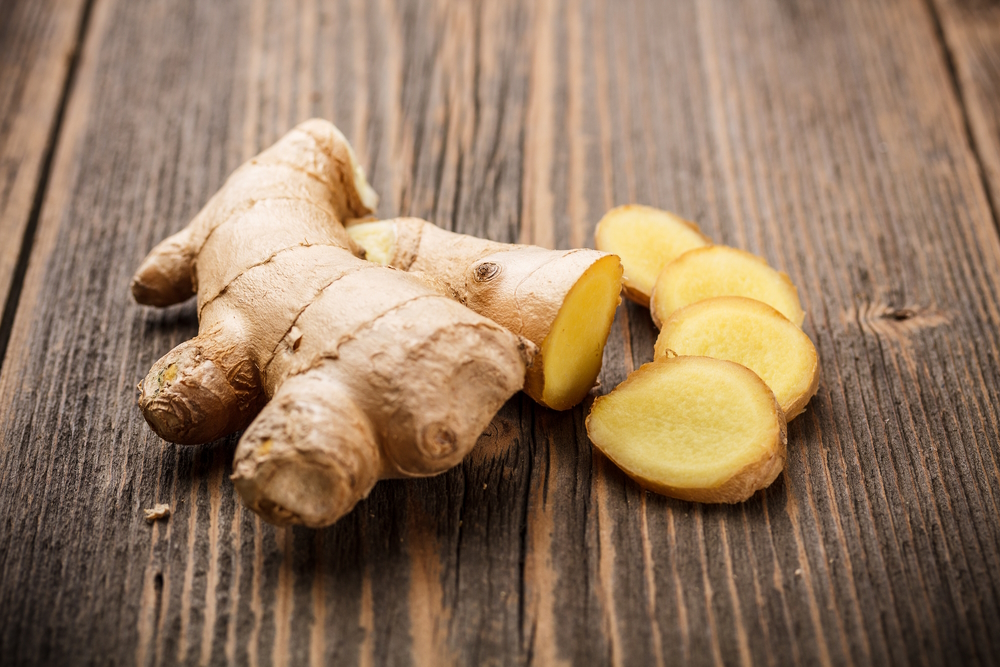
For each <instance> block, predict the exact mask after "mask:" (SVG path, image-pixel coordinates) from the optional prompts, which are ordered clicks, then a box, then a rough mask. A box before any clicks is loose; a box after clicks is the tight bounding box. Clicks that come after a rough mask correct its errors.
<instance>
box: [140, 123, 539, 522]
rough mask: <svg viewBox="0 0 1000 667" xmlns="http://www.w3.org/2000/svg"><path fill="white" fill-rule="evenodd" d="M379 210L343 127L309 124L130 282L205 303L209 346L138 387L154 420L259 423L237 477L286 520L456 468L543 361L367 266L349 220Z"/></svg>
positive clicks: (166, 423) (337, 510) (413, 280)
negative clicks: (392, 482) (386, 484)
mask: <svg viewBox="0 0 1000 667" xmlns="http://www.w3.org/2000/svg"><path fill="white" fill-rule="evenodd" d="M376 203H377V196H376V195H375V193H374V191H372V190H371V188H370V187H369V186H368V184H367V183H366V182H365V180H364V174H363V172H362V171H361V170H360V169H359V168H358V167H357V165H356V163H355V161H354V156H353V153H352V151H351V148H350V146H349V145H348V144H347V142H346V140H345V139H344V137H343V135H341V134H340V132H339V131H338V130H337V129H336V128H335V127H334V126H333V125H331V124H330V123H328V122H326V121H322V120H311V121H307V122H305V123H302V124H301V125H299V126H298V127H296V128H295V129H293V130H292V131H291V132H289V133H288V134H287V135H285V136H284V137H283V138H282V139H280V140H279V141H278V142H277V143H276V144H275V145H274V146H272V147H271V148H269V149H267V150H265V151H264V152H263V153H261V154H260V155H258V156H257V157H255V158H253V159H251V160H250V161H249V162H247V163H246V164H244V165H243V166H241V167H240V168H239V169H237V170H236V171H235V172H234V173H233V174H232V175H231V176H230V177H229V179H228V180H227V181H226V183H225V184H224V185H223V187H222V189H221V190H220V191H219V192H218V193H217V194H216V195H215V196H214V197H213V198H212V199H211V200H210V201H209V202H208V204H207V205H206V206H205V208H204V209H203V210H202V211H201V212H200V213H199V214H198V215H197V216H196V217H195V218H194V220H193V221H192V222H191V223H190V224H189V225H188V226H187V227H186V228H185V229H184V230H183V231H181V232H179V233H178V234H175V235H174V236H172V237H170V238H168V239H166V240H165V241H163V242H162V243H160V244H159V245H158V246H157V247H156V248H154V250H153V251H152V252H151V253H150V255H149V257H147V258H146V260H145V261H144V262H143V264H142V266H141V267H140V269H139V271H138V272H137V273H136V275H135V278H134V280H133V283H132V293H133V295H134V296H135V299H136V300H137V301H138V302H139V303H143V304H147V305H153V306H166V305H170V304H172V303H177V302H179V301H182V300H184V299H186V298H188V297H190V296H192V295H193V294H195V293H197V296H198V317H199V334H198V336H197V337H196V338H194V339H192V340H190V341H187V342H185V343H182V344H181V345H179V346H177V347H176V348H174V349H173V350H171V351H170V352H168V353H167V354H166V355H164V357H163V358H162V359H160V360H159V361H158V362H157V363H156V364H154V366H153V368H152V369H151V370H150V372H149V374H148V375H147V376H146V378H145V380H144V381H143V382H142V383H141V385H140V390H141V396H140V398H139V405H140V407H141V409H142V411H143V415H144V416H145V418H146V421H147V422H148V423H149V424H150V426H151V427H152V428H153V430H154V431H156V432H157V433H158V434H159V435H161V436H162V437H163V438H165V439H166V440H170V441H172V442H177V443H181V444H197V443H203V442H208V441H211V440H215V439H218V438H220V437H223V436H225V435H228V434H230V433H233V432H235V431H237V430H239V429H242V428H246V429H247V430H246V431H245V432H244V434H243V436H242V438H241V439H240V442H239V446H238V448H237V450H236V457H235V462H234V471H235V472H234V475H233V481H234V483H235V485H236V488H237V490H238V491H239V493H240V495H241V496H242V498H243V500H244V502H245V503H246V504H247V505H248V506H249V507H250V508H251V509H252V510H254V511H255V512H257V513H259V514H260V515H261V516H263V517H264V518H265V519H267V520H268V521H271V522H273V523H276V524H289V523H296V524H304V525H307V526H313V527H319V526H325V525H329V524H331V523H333V522H334V521H336V520H337V519H338V518H340V517H341V516H343V515H344V514H346V513H347V512H348V511H350V509H351V508H352V507H353V506H354V505H355V504H356V503H357V502H358V501H359V500H361V499H362V498H364V497H365V496H366V495H367V494H368V493H369V491H370V490H371V488H372V487H373V486H374V484H375V483H376V482H377V481H378V480H379V479H385V478H390V477H422V476H428V475H435V474H438V473H440V472H443V471H444V470H447V469H449V468H451V467H452V466H454V465H455V464H457V463H458V462H459V461H460V460H461V459H462V458H463V457H464V456H465V455H466V453H468V451H469V450H470V449H471V448H472V446H473V445H474V444H475V442H476V439H477V438H478V436H479V435H480V434H481V433H482V431H483V429H484V428H485V427H486V425H487V424H488V423H489V422H490V420H491V419H492V417H493V415H494V414H495V412H496V411H497V410H498V409H499V408H500V406H501V405H503V403H504V402H505V401H506V400H507V399H508V398H510V396H512V395H513V394H514V393H515V392H517V391H518V390H520V389H521V387H522V385H523V382H524V377H525V371H526V367H527V366H528V365H530V361H531V358H532V356H533V354H534V351H535V348H534V346H533V345H532V344H531V343H530V342H527V341H525V340H523V339H521V338H519V337H518V336H516V335H514V334H512V333H511V332H509V331H507V330H506V329H504V328H503V327H501V326H499V325H497V324H495V323H494V322H492V321H490V320H488V319H487V318H485V317H483V316H481V315H478V314H476V313H474V312H472V311H471V310H469V309H467V308H464V307H462V306H461V305H460V304H459V303H457V302H455V301H454V300H452V299H449V298H446V297H444V296H442V295H441V294H439V293H438V292H437V291H435V290H434V289H432V288H431V287H429V286H428V285H427V284H426V283H425V282H423V281H421V280H419V279H418V278H417V277H414V276H410V275H407V274H406V273H404V272H401V271H394V270H391V269H388V268H384V267H380V266H377V265H374V264H372V263H370V262H366V261H364V260H362V259H359V258H358V257H357V256H356V253H355V246H354V245H353V243H352V242H351V240H350V238H349V237H348V235H347V233H346V231H345V230H344V227H343V225H342V223H344V222H347V221H349V220H352V219H355V218H360V217H364V216H367V215H370V214H371V213H372V211H373V210H374V207H375V205H376ZM258 413H259V414H258Z"/></svg>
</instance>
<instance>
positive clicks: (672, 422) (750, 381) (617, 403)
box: [587, 357, 786, 503]
mask: <svg viewBox="0 0 1000 667" xmlns="http://www.w3.org/2000/svg"><path fill="white" fill-rule="evenodd" d="M587 433H588V434H589V435H590V439H591V441H592V442H593V443H594V445H595V446H597V448H598V449H600V450H601V451H602V452H603V453H604V454H605V456H607V457H608V458H609V459H611V461H612V462H613V463H615V464H616V465H617V466H618V467H619V468H621V469H622V470H623V471H625V473H626V474H628V475H629V476H630V477H632V478H633V479H634V480H635V481H636V482H638V483H639V484H640V485H641V486H643V487H645V488H647V489H649V490H651V491H655V492H657V493H661V494H663V495H667V496H671V497H673V498H679V499H681V500H690V501H694V502H703V503H736V502H741V501H743V500H746V499H747V498H749V497H750V496H752V495H753V494H754V493H755V492H756V491H758V490H759V489H763V488H764V487H766V486H768V485H769V484H771V482H773V481H774V480H775V479H776V478H777V477H778V475H779V474H780V473H781V470H782V468H783V467H784V463H785V446H786V426H785V418H784V415H783V413H782V411H781V408H780V407H779V406H778V403H777V401H775V399H774V394H772V393H771V390H770V389H768V387H767V385H766V384H764V382H763V381H762V380H761V379H760V378H759V377H757V375H756V374H754V372H753V371H751V370H749V369H747V368H744V367H743V366H740V365H739V364H734V363H732V362H729V361H722V360H719V359H711V358H708V357H670V358H666V357H663V358H660V359H658V360H656V361H653V362H651V363H648V364H645V365H644V366H642V367H641V368H639V369H638V370H636V371H635V372H633V373H631V374H630V375H629V376H628V379H626V380H625V382H623V383H622V384H620V385H618V387H616V388H615V389H614V390H613V391H612V392H611V393H610V394H608V395H606V396H601V397H599V398H598V399H597V400H595V401H594V405H593V408H592V409H591V412H590V415H589V416H588V417H587Z"/></svg>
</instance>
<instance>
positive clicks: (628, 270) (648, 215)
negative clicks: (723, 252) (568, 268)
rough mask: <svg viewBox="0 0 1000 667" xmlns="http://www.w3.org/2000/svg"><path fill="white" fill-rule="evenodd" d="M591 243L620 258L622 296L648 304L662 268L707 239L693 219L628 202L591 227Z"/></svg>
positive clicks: (706, 241)
mask: <svg viewBox="0 0 1000 667" xmlns="http://www.w3.org/2000/svg"><path fill="white" fill-rule="evenodd" d="M594 243H595V246H596V248H597V249H598V250H603V251H604V252H610V253H614V254H615V255H618V256H619V257H621V258H622V266H623V267H625V276H624V279H623V280H624V290H625V296H627V297H628V298H629V299H631V300H632V301H635V302H636V303H638V304H640V305H642V306H648V305H649V296H650V294H652V292H653V285H655V284H656V277H657V276H658V275H660V271H662V270H663V267H664V266H666V265H667V264H669V263H670V262H672V261H673V260H675V259H676V258H677V257H679V256H680V255H682V254H683V253H685V252H687V251H688V250H692V249H694V248H702V247H705V246H708V245H710V244H711V241H710V240H709V239H708V237H707V236H705V235H704V234H702V233H701V231H700V230H699V229H698V226H697V225H696V224H694V223H693V222H689V221H687V220H685V219H683V218H680V217H678V216H676V215H674V214H673V213H669V212H667V211H661V210H660V209H656V208H651V207H649V206H637V205H631V204H630V205H627V206H619V207H618V208H613V209H611V210H610V211H608V212H607V213H606V214H605V215H604V217H603V218H601V220H600V222H598V223H597V229H595V230H594Z"/></svg>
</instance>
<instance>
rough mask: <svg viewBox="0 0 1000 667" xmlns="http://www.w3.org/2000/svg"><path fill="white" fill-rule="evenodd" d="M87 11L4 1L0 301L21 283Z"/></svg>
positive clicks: (0, 333)
mask: <svg viewBox="0 0 1000 667" xmlns="http://www.w3.org/2000/svg"><path fill="white" fill-rule="evenodd" d="M84 7H85V2H84V0H39V1H38V2H34V1H25V0H7V1H6V2H2V3H0V304H5V303H7V302H8V296H9V295H10V293H11V288H12V287H14V286H15V285H16V283H17V282H18V281H19V276H16V274H18V270H19V267H18V260H19V258H20V257H21V248H22V243H23V239H24V236H25V232H26V231H27V232H28V234H29V235H30V234H32V233H33V230H32V229H31V227H32V225H33V224H34V223H35V221H37V215H38V204H39V203H40V202H41V198H40V195H41V192H40V191H41V189H42V187H43V183H44V175H45V172H46V170H47V169H48V163H49V161H50V160H51V155H52V147H53V136H54V128H55V126H56V125H57V121H58V117H59V111H60V108H61V104H62V102H63V98H64V94H65V91H66V86H67V79H68V76H69V71H70V69H71V65H72V62H73V58H74V53H75V49H76V45H77V41H78V38H79V25H80V21H81V19H82V15H83V10H84ZM20 271H21V273H23V271H24V267H23V266H22V267H20ZM13 297H14V298H13V299H11V300H10V301H11V303H10V304H9V306H8V307H6V308H4V310H2V311H0V361H2V359H3V350H4V347H5V343H6V341H7V337H8V334H9V331H10V327H11V320H12V317H13V314H14V308H13V306H14V302H15V301H16V290H15V294H14V295H13ZM2 314H7V317H3V316H2Z"/></svg>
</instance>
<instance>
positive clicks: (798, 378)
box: [655, 296, 819, 421]
mask: <svg viewBox="0 0 1000 667" xmlns="http://www.w3.org/2000/svg"><path fill="white" fill-rule="evenodd" d="M669 351H672V352H674V353H676V354H678V355H681V356H701V357H713V358H715V359H725V360H726V361H733V362H736V363H738V364H741V365H743V366H746V367H747V368H749V369H750V370H752V371H753V372H754V373H756V374H757V375H759V376H760V378H761V379H762V380H763V381H764V382H765V383H766V384H767V386H768V387H770V388H771V391H773V392H774V397H775V399H777V401H778V405H780V406H781V409H782V411H784V413H785V419H786V421H791V420H792V419H793V418H794V417H796V416H798V415H799V414H801V413H802V411H803V410H805V407H806V403H808V402H809V399H810V398H812V397H813V395H814V394H815V393H816V389H817V388H818V387H819V358H818V357H817V355H816V348H815V346H813V344H812V341H811V340H809V336H807V335H806V334H805V333H803V331H802V330H801V329H799V328H798V327H797V326H795V325H794V324H792V323H791V322H789V321H788V320H787V319H786V318H785V317H784V316H783V315H782V314H781V313H779V312H778V311H776V310H775V309H774V308H771V307H770V306H768V305H767V304H764V303H761V302H760V301H754V300H753V299H747V298H744V297H739V296H720V297H716V298H714V299H706V300H705V301H699V302H698V303H695V304H692V305H690V306H687V307H685V308H681V309H680V310H677V311H674V313H673V315H671V316H670V317H669V318H667V321H666V322H664V323H663V328H662V329H661V330H660V335H659V337H658V338H657V339H656V348H655V358H657V359H659V358H661V357H666V356H667V355H668V353H669Z"/></svg>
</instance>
